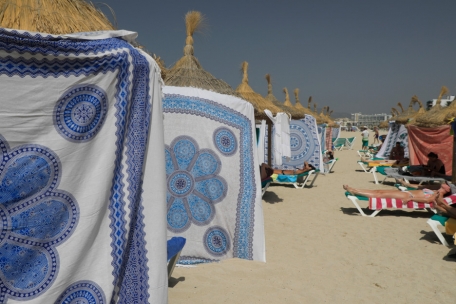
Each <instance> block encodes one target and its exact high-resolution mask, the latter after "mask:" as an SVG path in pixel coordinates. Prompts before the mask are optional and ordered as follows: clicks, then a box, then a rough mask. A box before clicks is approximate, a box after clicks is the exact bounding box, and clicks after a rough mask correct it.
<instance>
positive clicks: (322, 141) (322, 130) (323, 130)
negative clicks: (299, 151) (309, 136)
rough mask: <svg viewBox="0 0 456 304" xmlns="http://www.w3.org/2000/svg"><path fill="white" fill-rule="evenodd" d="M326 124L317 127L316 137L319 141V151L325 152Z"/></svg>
mask: <svg viewBox="0 0 456 304" xmlns="http://www.w3.org/2000/svg"><path fill="white" fill-rule="evenodd" d="M326 126H327V125H326V124H319V125H317V130H318V137H319V139H320V149H321V151H322V152H323V151H325V150H326Z"/></svg>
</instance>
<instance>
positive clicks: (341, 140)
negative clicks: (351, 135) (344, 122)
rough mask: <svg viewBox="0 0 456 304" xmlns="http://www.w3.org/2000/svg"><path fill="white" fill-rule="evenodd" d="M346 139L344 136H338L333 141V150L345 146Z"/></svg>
mask: <svg viewBox="0 0 456 304" xmlns="http://www.w3.org/2000/svg"><path fill="white" fill-rule="evenodd" d="M346 141H347V139H346V138H338V139H336V140H335V141H333V146H334V150H338V151H341V150H342V149H343V148H344V147H345V143H346Z"/></svg>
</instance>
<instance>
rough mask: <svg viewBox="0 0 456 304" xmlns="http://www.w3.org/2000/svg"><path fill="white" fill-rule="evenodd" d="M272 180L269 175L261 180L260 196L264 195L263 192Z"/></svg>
mask: <svg viewBox="0 0 456 304" xmlns="http://www.w3.org/2000/svg"><path fill="white" fill-rule="evenodd" d="M272 182H273V180H272V178H271V177H269V178H267V179H265V180H264V181H262V182H261V196H263V195H264V193H265V192H266V190H267V189H268V188H269V186H270V185H271V183H272Z"/></svg>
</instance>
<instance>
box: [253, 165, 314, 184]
mask: <svg viewBox="0 0 456 304" xmlns="http://www.w3.org/2000/svg"><path fill="white" fill-rule="evenodd" d="M315 169H316V168H315V167H314V166H312V165H311V164H309V163H308V162H306V161H305V162H304V168H302V169H295V170H278V169H272V168H271V167H269V166H268V165H267V164H261V166H260V174H261V180H262V181H263V180H265V179H266V178H268V177H269V176H271V175H272V174H281V175H296V174H301V173H304V172H308V171H311V170H315Z"/></svg>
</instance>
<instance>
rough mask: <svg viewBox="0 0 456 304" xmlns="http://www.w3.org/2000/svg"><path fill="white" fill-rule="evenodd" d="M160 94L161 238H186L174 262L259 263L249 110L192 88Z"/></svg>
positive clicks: (261, 249) (259, 221)
mask: <svg viewBox="0 0 456 304" xmlns="http://www.w3.org/2000/svg"><path fill="white" fill-rule="evenodd" d="M163 92H164V94H165V95H164V99H163V112H164V113H165V114H164V117H165V119H164V126H165V143H166V176H167V180H166V182H167V187H168V191H167V208H168V213H167V221H168V237H172V236H182V237H185V238H186V239H187V243H186V245H185V247H184V249H183V252H182V254H181V258H180V260H179V263H182V264H195V263H204V262H211V261H218V260H222V259H227V258H241V259H248V260H258V261H265V243H264V225H263V212H262V206H261V203H262V200H261V181H260V175H259V173H260V172H259V164H258V154H257V150H256V149H257V146H256V138H255V120H254V112H253V107H252V105H251V104H250V103H248V102H246V101H244V100H242V99H239V98H237V97H233V96H229V95H223V94H218V93H214V92H209V91H205V90H201V89H196V88H181V87H170V86H165V87H164V88H163Z"/></svg>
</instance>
